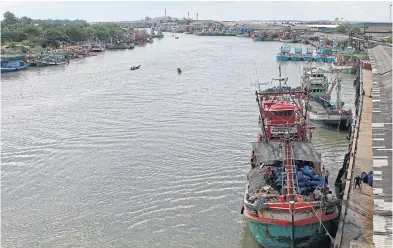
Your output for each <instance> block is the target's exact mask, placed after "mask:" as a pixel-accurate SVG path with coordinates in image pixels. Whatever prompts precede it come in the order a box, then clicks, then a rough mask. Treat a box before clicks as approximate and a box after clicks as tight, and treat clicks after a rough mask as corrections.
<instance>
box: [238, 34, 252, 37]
mask: <svg viewBox="0 0 393 248" xmlns="http://www.w3.org/2000/svg"><path fill="white" fill-rule="evenodd" d="M236 36H237V37H250V35H249V34H248V33H243V34H236Z"/></svg>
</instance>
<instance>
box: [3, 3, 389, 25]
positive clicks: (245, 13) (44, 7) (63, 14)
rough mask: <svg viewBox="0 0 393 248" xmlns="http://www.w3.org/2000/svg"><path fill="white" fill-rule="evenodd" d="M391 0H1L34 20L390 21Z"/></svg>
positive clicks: (7, 9)
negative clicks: (177, 0)
mask: <svg viewBox="0 0 393 248" xmlns="http://www.w3.org/2000/svg"><path fill="white" fill-rule="evenodd" d="M390 4H391V2H389V1H385V2H374V1H367V2H345V1H342V2H340V1H335V2H332V1H329V2H317V1H315V2H295V1H293V2H186V1H184V2H146V1H144V2H109V1H108V2H87V1H86V2H74V1H72V2H65V1H64V2H57V1H56V2H19V3H18V2H2V3H0V11H1V15H3V14H4V12H6V11H11V12H13V13H14V14H15V15H16V16H17V17H21V16H28V17H31V18H35V19H83V20H86V21H89V22H95V21H131V20H139V19H143V18H145V17H146V16H150V17H158V16H164V9H167V15H168V16H173V17H178V18H183V17H187V12H190V17H192V18H194V19H196V13H199V20H220V21H224V20H233V21H236V20H334V18H335V17H339V18H343V19H344V20H349V21H375V22H388V21H389V5H390Z"/></svg>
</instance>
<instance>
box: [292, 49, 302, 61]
mask: <svg viewBox="0 0 393 248" xmlns="http://www.w3.org/2000/svg"><path fill="white" fill-rule="evenodd" d="M302 52H303V49H302V48H301V47H295V48H294V53H293V54H292V55H291V58H290V60H291V61H301V60H303V54H302Z"/></svg>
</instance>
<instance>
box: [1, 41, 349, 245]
mask: <svg viewBox="0 0 393 248" xmlns="http://www.w3.org/2000/svg"><path fill="white" fill-rule="evenodd" d="M179 35H181V36H182V37H181V39H179V40H176V41H175V40H174V39H171V36H170V35H167V37H166V38H165V39H161V40H157V41H155V42H154V43H153V44H149V45H147V46H145V47H138V48H136V49H133V50H129V51H106V52H105V53H102V54H99V55H98V56H96V57H91V58H87V59H83V60H75V61H72V62H71V64H70V65H68V66H62V67H60V66H59V67H51V68H38V69H35V68H31V69H29V70H28V71H26V72H23V73H12V74H7V75H2V85H1V87H2V99H1V101H2V116H1V121H2V137H1V139H2V140H1V141H2V144H3V145H2V154H1V159H2V176H1V177H2V200H3V201H2V206H1V207H2V212H1V215H2V216H1V217H2V223H1V225H2V246H4V247H102V246H105V247H141V248H142V247H151V244H156V245H157V246H162V247H182V248H184V247H193V248H196V247H226V248H228V247H234V248H235V247H237V248H239V247H249V244H250V242H252V238H251V236H250V235H249V233H248V234H247V231H245V230H246V229H244V222H243V221H242V217H241V215H240V214H239V209H240V205H241V201H242V197H243V193H244V185H245V177H246V173H247V171H248V166H247V165H245V164H244V162H246V161H248V156H249V154H250V149H251V144H250V142H251V141H254V140H255V136H256V133H257V132H258V127H257V118H258V117H257V116H258V112H257V108H256V103H255V95H254V91H255V89H254V86H251V85H250V84H251V83H253V82H254V81H255V80H256V75H255V73H257V74H258V78H259V80H260V81H263V80H270V79H271V77H273V76H276V75H275V73H276V70H277V65H276V63H275V62H274V58H275V54H276V52H277V49H278V48H279V46H280V43H274V42H272V43H258V42H252V41H251V40H249V39H238V38H236V37H197V36H192V35H183V34H179ZM130 64H142V68H141V69H140V70H137V71H130V70H129V66H130ZM256 65H257V71H256V70H255V66H256ZM177 67H182V68H183V71H184V72H183V73H182V74H181V75H178V74H177V73H176V68H177ZM282 68H283V74H284V75H285V76H289V84H290V85H292V86H296V85H297V84H298V82H299V73H300V70H299V64H296V63H283V64H282ZM255 71H256V72H255ZM352 81H353V78H352V76H345V78H344V83H343V88H344V89H345V90H344V91H343V98H344V100H345V101H346V106H347V107H348V108H349V107H351V106H353V99H352V95H353V92H354V91H353V86H352ZM334 96H335V93H334V92H333V97H334ZM345 135H346V134H344V135H343V134H342V133H341V134H339V133H337V132H336V131H331V130H324V129H318V131H317V133H316V135H315V139H314V141H315V142H314V143H315V146H316V147H317V149H318V150H319V151H320V152H321V153H322V157H323V160H324V163H325V165H326V167H327V168H328V169H330V170H331V171H332V173H331V174H332V176H331V177H334V173H335V172H334V171H336V170H337V168H338V167H339V166H341V159H342V157H343V156H344V154H345V152H346V149H347V141H346V140H345ZM245 244H247V245H245Z"/></svg>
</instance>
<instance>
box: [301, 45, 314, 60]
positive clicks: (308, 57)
mask: <svg viewBox="0 0 393 248" xmlns="http://www.w3.org/2000/svg"><path fill="white" fill-rule="evenodd" d="M312 54H313V49H312V48H310V47H308V48H307V49H306V53H305V54H303V61H312V60H313V56H312Z"/></svg>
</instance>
